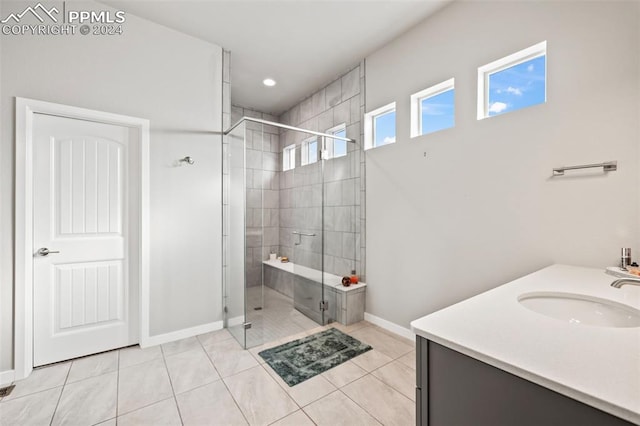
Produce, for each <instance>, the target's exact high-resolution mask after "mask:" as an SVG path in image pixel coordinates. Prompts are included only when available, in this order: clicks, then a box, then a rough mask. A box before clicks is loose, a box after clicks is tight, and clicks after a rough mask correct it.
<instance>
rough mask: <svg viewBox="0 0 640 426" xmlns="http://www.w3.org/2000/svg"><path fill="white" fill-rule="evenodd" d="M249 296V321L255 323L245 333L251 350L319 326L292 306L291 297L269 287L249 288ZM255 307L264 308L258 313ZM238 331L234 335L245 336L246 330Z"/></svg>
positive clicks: (234, 331)
mask: <svg viewBox="0 0 640 426" xmlns="http://www.w3.org/2000/svg"><path fill="white" fill-rule="evenodd" d="M263 292H264V293H263ZM246 295H247V308H248V310H247V312H248V314H247V319H248V321H250V322H251V323H252V328H250V329H249V330H247V334H246V343H247V345H246V347H248V348H251V347H253V346H256V345H258V344H262V343H263V342H270V341H273V340H279V339H282V338H283V337H287V336H291V335H293V334H297V333H301V332H303V331H305V330H309V329H312V328H316V327H317V326H318V323H316V322H315V321H313V320H312V319H310V318H309V317H307V316H306V315H304V314H303V313H301V312H300V311H298V310H297V309H296V308H294V307H293V299H292V298H290V297H287V296H285V295H284V294H282V293H279V292H277V291H275V290H273V289H271V288H269V287H267V286H264V287H249V288H248V289H247V293H246ZM256 307H261V308H262V309H261V310H255V309H254V308H256ZM237 328H238V330H237V331H236V330H233V329H232V330H231V332H232V333H233V334H235V335H236V336H242V334H243V331H244V330H241V329H240V326H237ZM240 338H242V337H240Z"/></svg>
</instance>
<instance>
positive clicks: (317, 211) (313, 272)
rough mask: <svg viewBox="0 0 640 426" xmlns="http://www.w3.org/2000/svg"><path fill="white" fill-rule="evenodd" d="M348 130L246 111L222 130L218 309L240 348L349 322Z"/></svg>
mask: <svg viewBox="0 0 640 426" xmlns="http://www.w3.org/2000/svg"><path fill="white" fill-rule="evenodd" d="M346 133H347V130H346V126H344V125H341V124H340V123H338V124H337V125H336V126H334V127H333V128H331V129H329V130H327V131H326V132H318V131H314V130H308V129H302V128H297V127H293V126H288V125H284V124H279V123H275V122H272V121H266V120H261V119H256V118H251V117H243V118H242V119H240V120H239V121H238V122H237V123H236V124H235V125H233V126H232V127H231V128H230V129H229V130H227V131H226V132H225V138H224V144H223V149H224V152H223V158H224V166H223V186H224V187H223V198H224V199H223V205H224V213H223V223H224V225H223V226H224V230H223V235H224V238H223V245H224V247H223V253H224V259H223V265H224V267H223V271H224V276H223V281H224V289H225V290H224V291H225V294H224V296H225V297H224V303H225V307H224V309H225V313H226V317H225V318H226V327H227V328H228V329H229V331H230V332H231V333H232V334H233V335H234V337H235V338H236V339H237V340H238V341H239V342H240V344H242V345H243V346H244V347H245V348H249V347H253V346H257V345H260V344H262V343H264V342H267V341H272V340H277V339H279V338H282V337H286V336H289V335H292V334H296V333H297V332H301V331H304V330H308V329H310V328H313V327H317V326H318V325H322V324H328V323H331V322H333V321H339V322H342V323H346V322H347V318H346V315H347V314H346V308H347V307H346V306H342V305H346V300H347V299H346V296H344V294H342V293H341V290H340V289H339V288H338V286H339V284H340V280H341V277H343V276H346V275H351V274H352V273H353V271H355V274H361V273H362V271H360V235H361V229H360V220H359V218H360V208H361V207H360V185H361V179H360V177H361V176H360V174H361V164H360V155H361V149H360V147H359V145H358V144H357V143H356V142H355V140H354V138H351V137H347V134H346ZM287 259H288V261H287ZM337 289H338V290H337ZM357 291H358V290H356V291H354V292H353V294H355V293H357ZM362 291H364V290H362ZM361 299H362V304H363V308H364V293H363V294H362V297H361Z"/></svg>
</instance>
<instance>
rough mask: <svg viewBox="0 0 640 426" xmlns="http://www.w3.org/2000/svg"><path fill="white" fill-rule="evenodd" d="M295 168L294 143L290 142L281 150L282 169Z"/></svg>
mask: <svg viewBox="0 0 640 426" xmlns="http://www.w3.org/2000/svg"><path fill="white" fill-rule="evenodd" d="M295 168H296V145H295V144H292V145H289V146H287V147H285V148H284V150H282V171H287V170H292V169H295Z"/></svg>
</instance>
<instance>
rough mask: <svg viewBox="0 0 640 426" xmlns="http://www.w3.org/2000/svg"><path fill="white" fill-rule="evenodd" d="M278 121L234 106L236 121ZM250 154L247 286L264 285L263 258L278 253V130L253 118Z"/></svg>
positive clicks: (247, 141) (249, 133)
mask: <svg viewBox="0 0 640 426" xmlns="http://www.w3.org/2000/svg"><path fill="white" fill-rule="evenodd" d="M245 116H246V117H253V118H261V119H264V120H268V121H277V120H276V118H275V117H273V116H271V115H269V114H265V113H261V112H259V111H255V110H251V109H248V108H242V107H238V106H233V107H232V108H231V120H232V124H235V123H236V122H237V121H238V120H240V119H241V118H242V117H245ZM245 147H246V150H245V155H246V175H245V179H246V180H245V186H246V191H247V192H246V196H247V200H246V217H245V218H246V227H245V232H246V234H245V238H246V257H245V267H246V280H247V283H246V285H247V286H249V287H253V286H257V285H262V261H263V260H266V259H267V258H268V257H269V253H271V252H274V253H275V252H277V250H278V236H279V219H280V217H279V207H278V206H279V200H280V192H279V190H280V179H279V176H278V175H279V172H280V170H281V169H282V160H281V158H282V157H281V155H280V136H279V132H278V129H277V128H275V127H273V126H265V125H262V124H258V123H253V122H250V121H247V122H246V129H245Z"/></svg>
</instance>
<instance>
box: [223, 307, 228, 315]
mask: <svg viewBox="0 0 640 426" xmlns="http://www.w3.org/2000/svg"><path fill="white" fill-rule="evenodd" d="M222 311H223V312H224V313H225V314H226V313H228V312H229V310H228V309H227V307H226V306H225V307H224V308H222Z"/></svg>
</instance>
